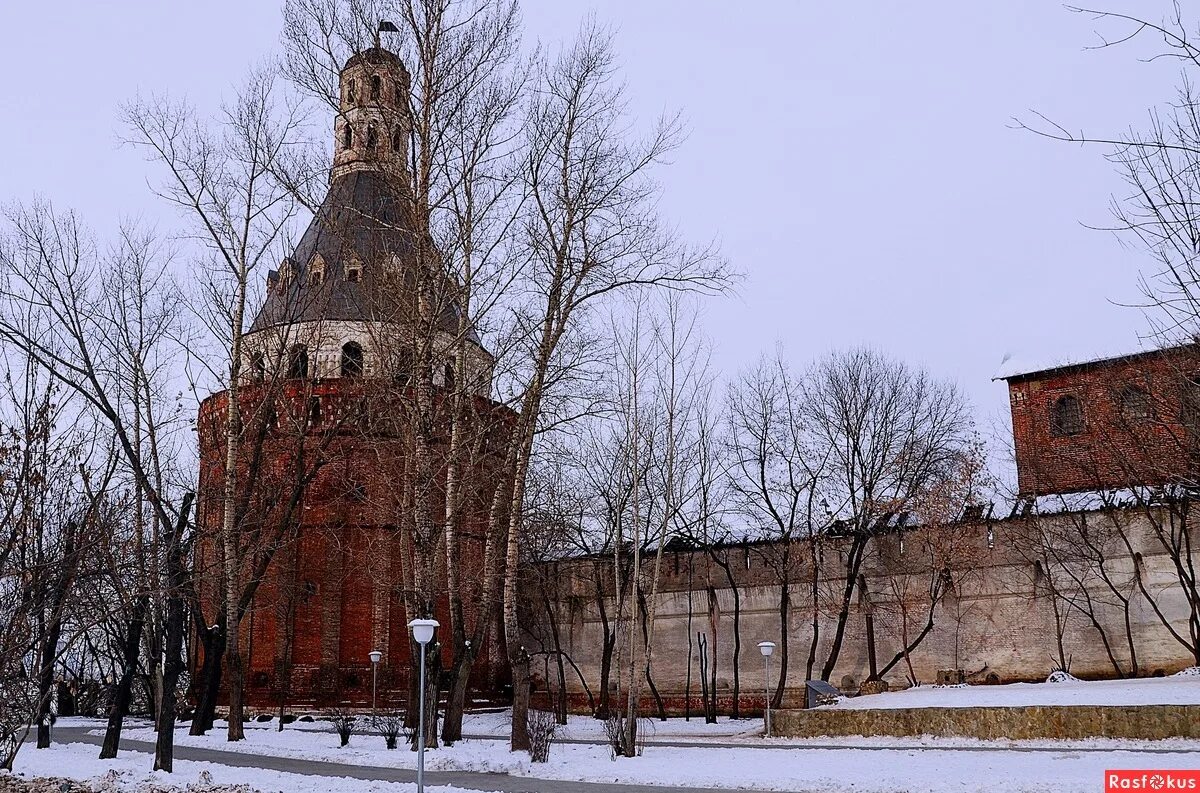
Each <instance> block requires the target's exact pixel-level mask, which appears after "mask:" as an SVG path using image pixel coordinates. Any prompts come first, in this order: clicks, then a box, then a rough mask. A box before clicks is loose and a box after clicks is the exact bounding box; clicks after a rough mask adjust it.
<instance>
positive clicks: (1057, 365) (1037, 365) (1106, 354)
mask: <svg viewBox="0 0 1200 793" xmlns="http://www.w3.org/2000/svg"><path fill="white" fill-rule="evenodd" d="M1159 349H1161V348H1157V347H1142V348H1140V349H1136V350H1128V349H1125V350H1113V349H1108V350H1095V349H1093V350H1091V351H1090V352H1082V351H1077V352H1076V353H1075V354H1070V355H1068V354H1064V353H1061V352H1059V353H1055V354H1050V353H1041V354H1036V355H1025V354H1014V353H1011V352H1008V353H1005V354H1004V358H1003V359H1001V361H1000V366H999V367H997V369H996V373H995V374H994V375H993V376H992V379H993V380H1008V379H1010V378H1013V377H1020V376H1022V375H1029V374H1036V373H1038V372H1046V371H1050V370H1052V369H1062V368H1065V367H1068V366H1081V365H1084V364H1089V363H1100V362H1102V361H1111V360H1116V359H1118V358H1128V357H1129V356H1132V355H1143V354H1145V353H1151V352H1158V351H1159Z"/></svg>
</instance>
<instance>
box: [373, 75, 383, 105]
mask: <svg viewBox="0 0 1200 793" xmlns="http://www.w3.org/2000/svg"><path fill="white" fill-rule="evenodd" d="M382 89H383V80H382V79H380V77H379V75H378V74H372V75H371V101H372V102H378V101H379V94H380V92H381V91H382Z"/></svg>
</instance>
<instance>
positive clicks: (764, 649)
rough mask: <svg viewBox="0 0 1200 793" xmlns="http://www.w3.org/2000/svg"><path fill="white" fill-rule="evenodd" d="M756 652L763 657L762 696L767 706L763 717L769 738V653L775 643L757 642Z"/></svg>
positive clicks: (773, 648)
mask: <svg viewBox="0 0 1200 793" xmlns="http://www.w3.org/2000/svg"><path fill="white" fill-rule="evenodd" d="M758 651H759V652H760V653H762V657H763V695H764V697H765V702H766V705H767V709H766V713H765V715H764V717H763V724H764V725H765V726H766V733H767V734H766V737H768V738H770V737H771V653H773V652H775V642H759V643H758Z"/></svg>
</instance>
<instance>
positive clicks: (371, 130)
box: [367, 124, 379, 151]
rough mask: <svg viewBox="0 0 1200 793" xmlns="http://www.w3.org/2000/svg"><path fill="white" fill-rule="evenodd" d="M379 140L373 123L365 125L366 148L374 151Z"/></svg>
mask: <svg viewBox="0 0 1200 793" xmlns="http://www.w3.org/2000/svg"><path fill="white" fill-rule="evenodd" d="M378 142H379V136H378V135H377V134H376V133H375V125H374V124H368V125H367V149H368V150H370V151H375V145H376V144H377V143H378Z"/></svg>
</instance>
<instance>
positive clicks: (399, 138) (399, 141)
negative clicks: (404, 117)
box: [392, 127, 404, 151]
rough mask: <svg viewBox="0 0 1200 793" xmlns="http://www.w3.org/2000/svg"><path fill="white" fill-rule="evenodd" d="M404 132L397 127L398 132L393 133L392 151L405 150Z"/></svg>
mask: <svg viewBox="0 0 1200 793" xmlns="http://www.w3.org/2000/svg"><path fill="white" fill-rule="evenodd" d="M403 136H404V130H403V129H402V128H401V127H396V131H395V132H393V133H392V151H403V150H404V137H403Z"/></svg>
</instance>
